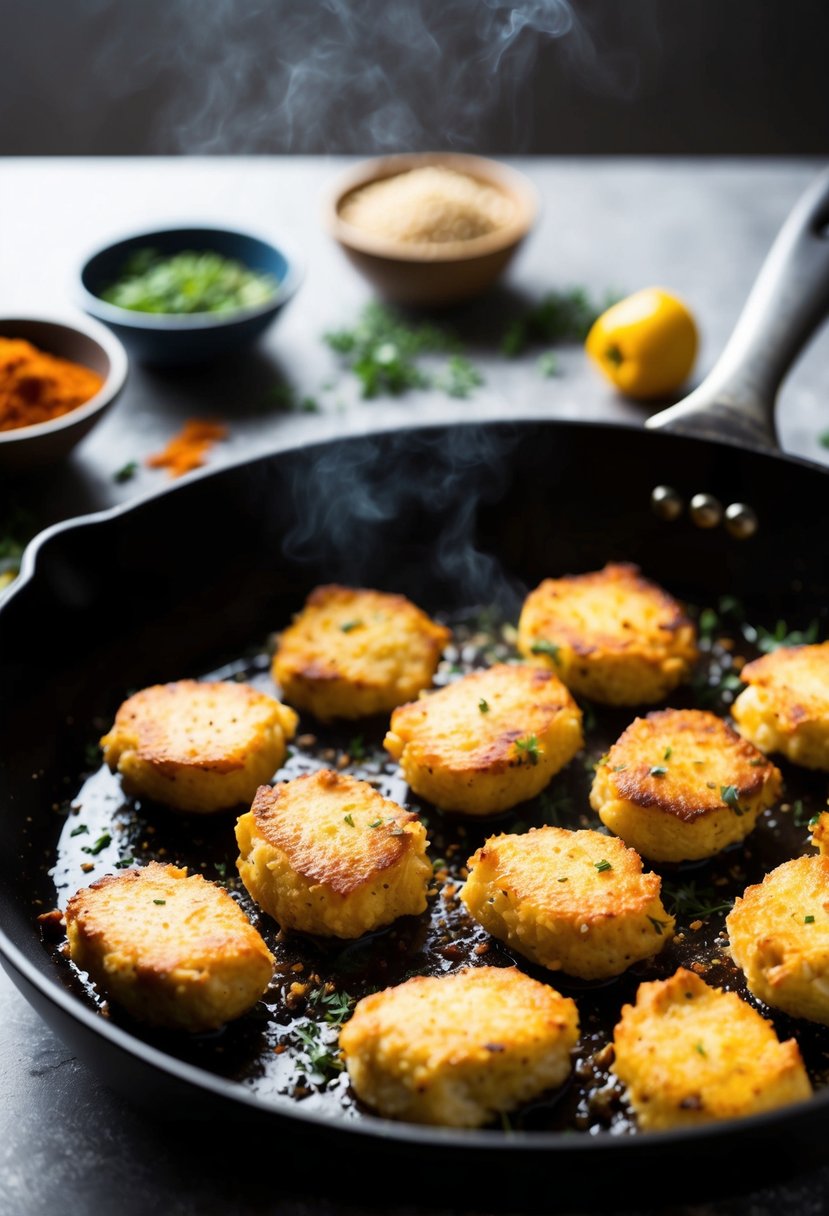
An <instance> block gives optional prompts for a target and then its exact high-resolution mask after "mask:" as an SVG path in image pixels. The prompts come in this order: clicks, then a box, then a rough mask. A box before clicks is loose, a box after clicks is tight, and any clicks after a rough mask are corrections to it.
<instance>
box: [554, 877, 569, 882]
mask: <svg viewBox="0 0 829 1216" xmlns="http://www.w3.org/2000/svg"><path fill="white" fill-rule="evenodd" d="M556 882H567V878H566V876H565V877H564V878H558V879H556Z"/></svg>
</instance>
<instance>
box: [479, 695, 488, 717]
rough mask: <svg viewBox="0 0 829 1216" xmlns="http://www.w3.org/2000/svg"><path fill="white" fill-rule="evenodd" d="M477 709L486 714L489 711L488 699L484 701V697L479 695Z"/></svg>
mask: <svg viewBox="0 0 829 1216" xmlns="http://www.w3.org/2000/svg"><path fill="white" fill-rule="evenodd" d="M478 709H479V710H480V711H481V713H482V714H488V713H489V701H485V700H484V698H483V697H481V699H480V701H479V702H478Z"/></svg>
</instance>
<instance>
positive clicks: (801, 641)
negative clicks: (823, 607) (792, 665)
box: [743, 620, 818, 654]
mask: <svg viewBox="0 0 829 1216" xmlns="http://www.w3.org/2000/svg"><path fill="white" fill-rule="evenodd" d="M743 632H744V633H745V634H746V635H747V640H749V641H754V642H755V644H756V646H757V649H758V650H762V652H763V654H771V652H772V651H773V650H779V649H780V647H781V646H812V645H814V643H815V642H816V641H817V639H818V622H817V621H816V620H814V621H812V622H811V623H810V624H809V625H808V626H807V628H806V629H791V630H790V629H789V627H788V625H787V624H786V622H785V621H778V622H777V624H776V625H775V627H774V629H773V630H768V629H764V628H763V627H762V626H758V627H757V629H756V630H752V629H751V627H750V626H749V627H748V628H747V629H744V630H743ZM752 633H754V634H756V637H751V634H752Z"/></svg>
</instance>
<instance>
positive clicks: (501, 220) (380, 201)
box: [339, 165, 515, 245]
mask: <svg viewBox="0 0 829 1216" xmlns="http://www.w3.org/2000/svg"><path fill="white" fill-rule="evenodd" d="M339 215H340V218H341V219H342V220H344V221H345V222H346V223H347V224H353V225H354V227H355V228H361V229H363V230H364V231H366V232H369V233H372V234H373V235H375V236H382V237H387V238H388V239H390V240H393V241H400V242H402V243H404V244H407V245H420V244H445V243H446V242H448V241H468V240H473V239H475V238H476V237H481V236H486V235H487V234H488V233H490V232H494V231H496V229H498V228H503V227H504V226H505V225H506V224H508V223H509V222H510V221H511V220H512V219H513V218H514V215H515V206H514V204H513V202H512V200H511V199H510V198H509V196H508V195H506V194H504V192H503V191H502V190H499V189H498V188H497V187H495V186H492V185H489V184H488V183H485V182H482V181H480V180H478V179H477V178H475V177H472V176H471V175H470V174H468V173H459V172H458V171H457V170H456V169H449V168H447V167H446V166H443V165H424V166H422V167H420V168H416V169H408V170H406V171H405V172H403V173H397V174H395V175H394V176H393V177H385V178H381V179H379V180H377V181H374V182H370V183H369V184H368V185H366V186H361V187H360V188H359V189H357V190H354V191H352V193H351V194H349V195H347V196H346V198H345V199H344V200H343V202H342V203H341V205H340V208H339Z"/></svg>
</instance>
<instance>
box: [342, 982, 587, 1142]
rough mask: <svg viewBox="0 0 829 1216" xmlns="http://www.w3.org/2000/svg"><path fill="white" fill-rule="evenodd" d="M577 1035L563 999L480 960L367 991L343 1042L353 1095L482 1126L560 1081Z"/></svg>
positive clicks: (398, 1113) (397, 1109)
mask: <svg viewBox="0 0 829 1216" xmlns="http://www.w3.org/2000/svg"><path fill="white" fill-rule="evenodd" d="M578 1033H579V1023H578V1011H577V1009H576V1005H575V1002H574V1001H573V1000H571V999H570V998H569V997H564V996H561V995H560V994H559V993H558V992H556V991H555V989H553V988H551V987H550V986H549V985H547V984H542V983H539V982H538V981H537V980H533V979H530V978H529V977H528V976H526V975H523V974H522V973H521V972H520V971H518V970H517V969H516V968H514V967H507V968H501V967H477V968H468V969H466V970H464V971H458V972H455V973H454V974H450V975H443V976H429V977H427V976H415V977H414V978H413V979H410V980H407V981H406V982H405V983H403V984H400V985H398V986H397V987H395V988H387V989H385V990H384V991H382V992H376V993H374V994H373V995H371V996H367V997H364V998H363V1000H361V1001H360V1002H359V1003H358V1005H357V1007H356V1009H355V1011H354V1014H353V1016H352V1017H351V1020H350V1021H349V1022H347V1023H346V1025H345V1026H344V1027H343V1029H342V1031H341V1034H340V1047H341V1049H342V1052H343V1055H344V1057H345V1062H346V1067H347V1068H348V1072H349V1076H350V1078H351V1083H352V1085H353V1086H354V1089H355V1090H356V1092H357V1094H358V1095H359V1097H360V1098H362V1100H363V1101H364V1102H366V1103H367V1104H368V1105H369V1106H372V1107H374V1108H375V1109H376V1110H378V1111H379V1112H380V1113H381V1114H383V1115H385V1116H386V1117H387V1118H391V1119H408V1120H410V1121H412V1122H415V1123H431V1124H443V1125H446V1126H449V1127H480V1126H482V1125H483V1124H485V1123H487V1122H489V1120H491V1119H492V1118H493V1117H494V1116H495V1115H496V1114H498V1113H499V1112H506V1111H509V1110H512V1109H513V1108H514V1107H516V1106H518V1105H520V1104H521V1103H522V1102H527V1101H529V1100H530V1099H531V1098H534V1097H537V1096H538V1095H540V1094H542V1093H543V1092H544V1091H545V1090H548V1089H552V1088H553V1087H555V1086H558V1085H561V1084H562V1082H564V1081H565V1080H566V1078H567V1077H568V1075H569V1073H570V1070H571V1058H570V1052H571V1050H572V1048H573V1047H574V1046H575V1043H576V1040H577V1039H578Z"/></svg>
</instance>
